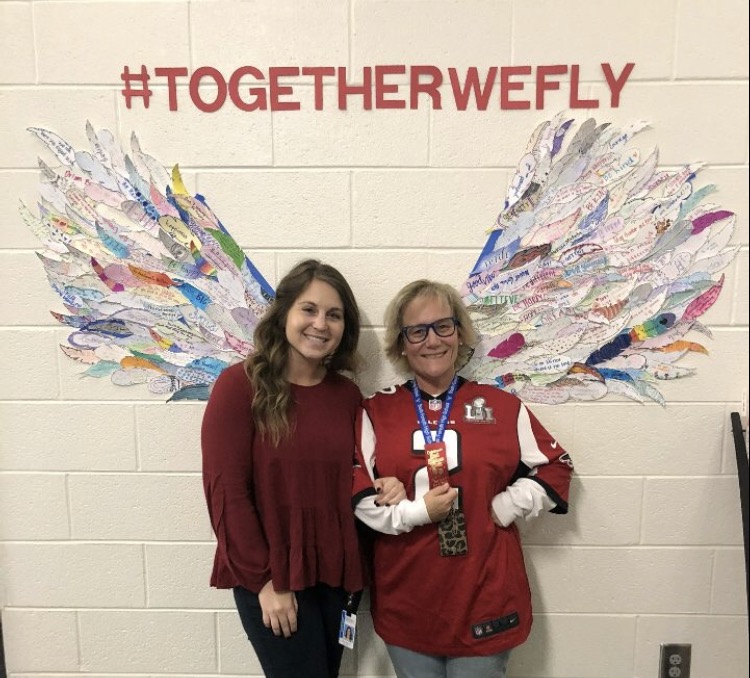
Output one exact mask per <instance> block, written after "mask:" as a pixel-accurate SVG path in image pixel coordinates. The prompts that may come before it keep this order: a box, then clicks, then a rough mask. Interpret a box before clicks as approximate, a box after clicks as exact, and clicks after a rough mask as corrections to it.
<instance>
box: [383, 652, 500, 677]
mask: <svg viewBox="0 0 750 678" xmlns="http://www.w3.org/2000/svg"><path fill="white" fill-rule="evenodd" d="M386 647H387V648H388V654H389V655H390V657H391V662H392V663H393V668H394V669H396V675H397V676H398V678H479V677H480V676H481V678H505V672H506V670H507V667H508V659H509V658H510V650H508V651H507V652H501V653H500V654H493V655H490V656H489V657H441V656H439V655H432V654H422V653H421V652H412V651H411V650H407V649H406V648H403V647H399V646H398V645H386Z"/></svg>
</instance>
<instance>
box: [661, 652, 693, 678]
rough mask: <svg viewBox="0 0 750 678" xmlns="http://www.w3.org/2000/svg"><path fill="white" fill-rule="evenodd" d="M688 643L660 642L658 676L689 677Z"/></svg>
mask: <svg viewBox="0 0 750 678" xmlns="http://www.w3.org/2000/svg"><path fill="white" fill-rule="evenodd" d="M690 654H691V645H690V643H662V645H661V656H660V658H659V678H690Z"/></svg>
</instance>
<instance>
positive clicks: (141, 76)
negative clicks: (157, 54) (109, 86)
mask: <svg viewBox="0 0 750 678" xmlns="http://www.w3.org/2000/svg"><path fill="white" fill-rule="evenodd" d="M120 79H121V80H122V81H123V82H124V83H125V86H124V87H123V88H122V90H121V94H122V96H124V97H125V105H126V106H127V107H128V108H130V107H131V104H132V99H133V97H141V98H142V99H143V106H144V108H148V104H149V101H150V99H151V94H152V93H153V92H152V91H151V90H150V89H149V88H148V86H147V85H148V81H149V80H150V79H151V76H150V75H149V74H148V70H147V69H146V67H145V66H141V72H140V73H131V72H130V68H129V67H128V66H125V70H124V71H123V72H122V73H120Z"/></svg>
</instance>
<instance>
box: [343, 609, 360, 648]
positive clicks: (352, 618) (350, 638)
mask: <svg viewBox="0 0 750 678" xmlns="http://www.w3.org/2000/svg"><path fill="white" fill-rule="evenodd" d="M356 633H357V615H356V614H349V613H348V612H347V611H346V610H342V611H341V626H339V644H340V645H343V646H344V647H348V648H349V649H350V650H351V649H353V648H354V636H355V635H356Z"/></svg>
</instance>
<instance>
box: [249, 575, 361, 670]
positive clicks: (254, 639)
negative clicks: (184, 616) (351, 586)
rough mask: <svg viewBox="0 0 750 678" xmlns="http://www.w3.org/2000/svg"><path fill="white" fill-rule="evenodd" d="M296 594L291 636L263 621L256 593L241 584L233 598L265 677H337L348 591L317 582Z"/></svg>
mask: <svg viewBox="0 0 750 678" xmlns="http://www.w3.org/2000/svg"><path fill="white" fill-rule="evenodd" d="M295 595H296V596H297V632H296V633H293V634H292V636H291V638H284V636H275V635H274V634H273V631H272V630H271V629H269V628H266V627H265V626H264V625H263V611H262V610H261V607H260V602H259V601H258V594H257V593H252V592H251V591H248V590H247V589H244V588H242V587H240V586H238V587H236V588H235V589H234V601H235V603H236V604H237V611H238V612H239V613H240V619H241V620H242V626H243V628H244V629H245V633H246V634H247V637H248V639H249V640H250V643H252V646H253V649H254V650H255V654H256V655H257V656H258V661H260V665H261V666H262V667H263V672H264V673H265V674H266V677H267V678H300V677H301V676H305V678H336V677H337V676H338V675H339V667H340V666H341V654H342V652H343V649H344V648H343V646H342V645H339V642H338V632H339V624H340V623H341V611H342V610H343V609H344V605H345V604H346V598H347V594H346V592H345V591H344V590H343V589H340V588H331V587H330V586H326V585H325V584H318V585H317V586H313V587H311V588H308V589H303V590H302V591H295Z"/></svg>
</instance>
